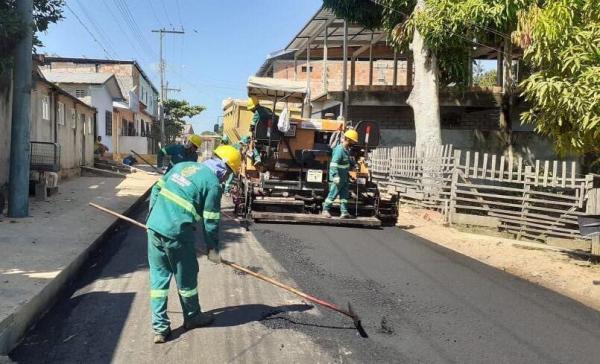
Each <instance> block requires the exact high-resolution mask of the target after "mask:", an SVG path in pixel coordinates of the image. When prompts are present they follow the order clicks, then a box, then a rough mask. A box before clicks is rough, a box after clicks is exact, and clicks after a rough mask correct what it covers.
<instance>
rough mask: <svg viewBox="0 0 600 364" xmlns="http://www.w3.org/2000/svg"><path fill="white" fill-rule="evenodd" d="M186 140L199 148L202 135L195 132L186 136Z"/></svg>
mask: <svg viewBox="0 0 600 364" xmlns="http://www.w3.org/2000/svg"><path fill="white" fill-rule="evenodd" d="M188 142H190V143H192V144H193V145H195V146H196V148H200V146H201V145H202V137H201V136H200V135H196V134H194V135H190V137H189V138H188Z"/></svg>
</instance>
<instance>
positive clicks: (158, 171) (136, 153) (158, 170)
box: [131, 149, 164, 174]
mask: <svg viewBox="0 0 600 364" xmlns="http://www.w3.org/2000/svg"><path fill="white" fill-rule="evenodd" d="M131 152H132V153H133V154H135V155H137V156H138V157H139V158H140V159H141V160H142V161H144V162H146V164H147V165H149V166H150V167H152V168H153V169H154V170H155V171H156V172H157V173H158V174H164V173H163V172H162V171H161V170H160V169H158V168H156V167H154V165H153V164H152V163H150V162H148V161H147V160H146V159H144V157H142V156H141V155H140V154H139V153H138V152H136V151H135V150H133V149H131Z"/></svg>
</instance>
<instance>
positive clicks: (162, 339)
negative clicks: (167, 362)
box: [154, 330, 171, 344]
mask: <svg viewBox="0 0 600 364" xmlns="http://www.w3.org/2000/svg"><path fill="white" fill-rule="evenodd" d="M169 335H171V330H167V331H165V332H161V333H154V343H155V344H164V343H166V342H167V339H168V338H169Z"/></svg>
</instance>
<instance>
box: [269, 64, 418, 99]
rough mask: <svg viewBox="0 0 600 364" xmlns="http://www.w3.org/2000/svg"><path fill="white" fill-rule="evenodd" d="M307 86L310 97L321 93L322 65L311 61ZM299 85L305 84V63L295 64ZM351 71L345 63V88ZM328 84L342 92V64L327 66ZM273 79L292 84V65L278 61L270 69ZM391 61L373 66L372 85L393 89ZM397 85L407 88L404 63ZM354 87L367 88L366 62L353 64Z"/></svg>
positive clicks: (329, 86)
mask: <svg viewBox="0 0 600 364" xmlns="http://www.w3.org/2000/svg"><path fill="white" fill-rule="evenodd" d="M310 67H311V72H310V82H311V93H312V95H318V94H320V93H322V92H323V61H312V62H311V63H310ZM296 69H297V79H298V81H306V79H307V76H308V72H307V71H308V69H307V63H306V61H304V62H302V61H298V63H297V66H296ZM350 72H351V67H350V62H348V80H347V81H348V85H350V80H351V75H350ZM327 74H328V77H327V82H328V90H329V91H341V90H342V81H343V75H344V62H342V61H328V62H327ZM273 77H274V78H279V79H286V80H294V61H288V60H283V61H277V62H275V63H274V65H273ZM393 77H394V61H389V60H381V61H374V62H373V85H393V83H394V81H393ZM397 78H398V81H397V84H398V85H406V62H404V61H399V62H398V75H397ZM355 84H356V85H368V84H369V62H368V61H356V63H355Z"/></svg>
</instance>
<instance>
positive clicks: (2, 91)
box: [0, 72, 12, 187]
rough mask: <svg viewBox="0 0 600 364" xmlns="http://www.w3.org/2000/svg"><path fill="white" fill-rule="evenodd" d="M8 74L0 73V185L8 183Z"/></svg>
mask: <svg viewBox="0 0 600 364" xmlns="http://www.w3.org/2000/svg"><path fill="white" fill-rule="evenodd" d="M9 76H10V75H9V74H8V72H6V73H5V74H4V75H0V187H2V186H3V185H4V184H5V183H8V170H9V161H10V129H11V128H10V125H11V117H12V113H11V110H12V105H11V103H12V98H11V95H12V92H11V90H12V86H11V79H10V77H9Z"/></svg>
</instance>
